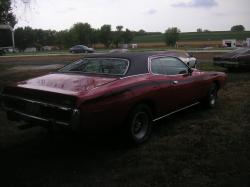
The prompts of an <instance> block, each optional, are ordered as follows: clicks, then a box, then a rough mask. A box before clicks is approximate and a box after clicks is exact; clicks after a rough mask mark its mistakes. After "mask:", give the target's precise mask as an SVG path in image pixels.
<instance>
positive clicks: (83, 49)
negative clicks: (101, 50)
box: [69, 45, 95, 53]
mask: <svg viewBox="0 0 250 187" xmlns="http://www.w3.org/2000/svg"><path fill="white" fill-rule="evenodd" d="M94 51H95V50H94V49H93V48H89V47H87V46H85V45H75V46H73V47H71V48H70V49H69V52H71V53H93V52H94Z"/></svg>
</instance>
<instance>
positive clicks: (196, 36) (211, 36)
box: [133, 31, 250, 43]
mask: <svg viewBox="0 0 250 187" xmlns="http://www.w3.org/2000/svg"><path fill="white" fill-rule="evenodd" d="M246 38H250V31H244V32H231V31H213V32H186V33H180V38H179V39H180V41H207V40H209V41H217V40H223V39H237V40H246ZM164 41H165V40H164V34H156V35H142V36H136V37H134V40H133V42H134V43H155V42H164Z"/></svg>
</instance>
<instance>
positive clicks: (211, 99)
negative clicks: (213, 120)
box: [204, 83, 218, 108]
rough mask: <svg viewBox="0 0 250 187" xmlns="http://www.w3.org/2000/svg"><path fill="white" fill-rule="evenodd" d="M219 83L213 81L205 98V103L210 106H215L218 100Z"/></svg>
mask: <svg viewBox="0 0 250 187" xmlns="http://www.w3.org/2000/svg"><path fill="white" fill-rule="evenodd" d="M217 93H218V85H217V84H215V83H213V84H212V86H211V87H210V89H209V92H208V95H207V97H206V98H205V100H204V104H205V106H206V107H208V108H214V106H215V104H216V100H217Z"/></svg>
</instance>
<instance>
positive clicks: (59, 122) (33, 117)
mask: <svg viewBox="0 0 250 187" xmlns="http://www.w3.org/2000/svg"><path fill="white" fill-rule="evenodd" d="M13 112H15V113H17V114H19V115H22V116H25V117H28V118H31V119H35V120H40V121H44V122H50V121H53V120H49V119H45V118H40V117H36V116H32V115H29V114H25V113H23V112H19V111H13ZM54 122H55V123H57V124H60V125H65V126H69V125H70V124H68V123H64V122H61V121H54Z"/></svg>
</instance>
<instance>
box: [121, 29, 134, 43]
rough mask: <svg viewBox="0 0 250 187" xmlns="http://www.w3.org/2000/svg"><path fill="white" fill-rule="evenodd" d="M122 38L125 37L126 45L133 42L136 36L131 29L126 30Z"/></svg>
mask: <svg viewBox="0 0 250 187" xmlns="http://www.w3.org/2000/svg"><path fill="white" fill-rule="evenodd" d="M122 37H123V40H124V43H125V44H129V43H130V42H131V41H132V40H133V38H134V35H133V33H132V32H131V31H130V30H129V29H126V31H125V32H124V33H123V36H122Z"/></svg>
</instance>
